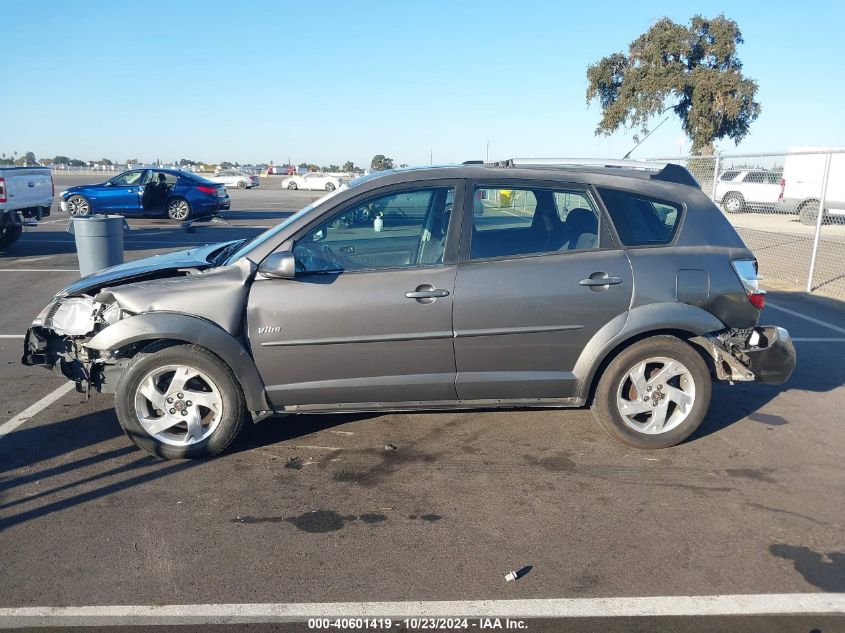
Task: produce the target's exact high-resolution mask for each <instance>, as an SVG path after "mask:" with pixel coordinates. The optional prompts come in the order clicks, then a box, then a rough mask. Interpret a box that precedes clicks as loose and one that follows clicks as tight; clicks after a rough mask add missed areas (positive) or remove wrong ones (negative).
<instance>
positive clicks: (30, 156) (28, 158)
mask: <svg viewBox="0 0 845 633" xmlns="http://www.w3.org/2000/svg"><path fill="white" fill-rule="evenodd" d="M37 162H38V159H37V158H35V154H34V153H32V152H27V153H26V154H24V155H23V156H21V157H20V158H19V159H17V160H16V161H15V164H16V165H35V164H36V163H37Z"/></svg>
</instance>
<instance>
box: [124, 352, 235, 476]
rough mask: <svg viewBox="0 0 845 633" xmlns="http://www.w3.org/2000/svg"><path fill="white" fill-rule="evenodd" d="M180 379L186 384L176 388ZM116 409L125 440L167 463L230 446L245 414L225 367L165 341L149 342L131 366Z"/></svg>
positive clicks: (214, 358) (209, 355)
mask: <svg viewBox="0 0 845 633" xmlns="http://www.w3.org/2000/svg"><path fill="white" fill-rule="evenodd" d="M179 372H181V373H179ZM178 376H183V377H188V378H187V381H183V382H182V383H181V384H177V382H176V381H177V380H178ZM177 394H178V397H177ZM191 398H194V399H195V400H197V402H194V401H193V400H191ZM154 400H155V401H156V402H158V403H159V406H158V407H156V406H155V404H154V403H153V401H154ZM199 400H202V402H200V401H199ZM188 403H190V404H188ZM206 405H207V406H206ZM114 407H115V411H116V412H117V418H118V420H119V421H120V426H121V427H122V428H123V430H124V432H125V433H126V435H127V436H128V437H129V439H130V440H132V442H134V443H135V445H136V446H138V447H139V448H142V449H144V450H145V451H147V452H148V453H151V454H152V455H155V456H157V457H163V458H165V459H184V458H188V459H196V458H202V457H211V456H212V455H216V454H217V453H219V452H221V451H223V450H224V449H225V448H226V447H228V446H229V445H230V444H231V443H232V442H233V441H234V439H235V438H236V437H237V435H238V434H239V433H240V432H241V430H242V429H243V427H244V425H245V423H246V420H247V415H248V414H247V411H246V404H245V400H244V395H243V390H242V389H241V386H240V384H239V383H238V381H237V379H236V378H235V375H234V373H233V372H232V370H231V369H230V368H229V366H228V365H226V364H225V363H224V362H223V361H222V360H221V359H220V358H219V357H217V356H215V355H214V354H212V353H211V352H210V351H208V350H207V349H206V348H204V347H200V346H199V345H173V344H172V343H170V342H167V341H160V342H158V343H153V344H152V345H150V346H148V347H147V348H145V349H144V350H143V351H141V352H139V353H138V354H137V355H136V356H135V357H134V358H133V359H132V360H131V361H130V363H129V365H128V367H127V368H126V371H125V372H123V375H122V376H121V377H120V380H119V381H118V384H117V389H116V391H115V396H114ZM165 409H169V411H168V410H165ZM183 412H184V415H183ZM194 414H196V417H194ZM142 416H143V419H142ZM168 425H169V426H168ZM159 429H160V430H159Z"/></svg>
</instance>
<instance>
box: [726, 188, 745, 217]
mask: <svg viewBox="0 0 845 633" xmlns="http://www.w3.org/2000/svg"><path fill="white" fill-rule="evenodd" d="M722 206H723V207H724V208H725V211H727V212H728V213H742V212H743V211H745V198H743V197H742V194H741V193H736V192H732V193H729V194H727V195H726V196H725V198H724V200H722Z"/></svg>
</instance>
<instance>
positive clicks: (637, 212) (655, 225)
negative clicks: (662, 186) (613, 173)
mask: <svg viewBox="0 0 845 633" xmlns="http://www.w3.org/2000/svg"><path fill="white" fill-rule="evenodd" d="M598 192H599V195H600V196H601V199H602V201H603V202H604V206H605V207H607V211H608V213H609V214H610V219H611V220H612V222H613V225H614V226H615V227H616V233H617V235H619V239H620V240H622V244H624V245H625V246H655V245H660V244H669V243H670V242H671V241H672V240H673V239H674V237H675V233H676V232H677V229H678V225H679V223H680V220H681V214H682V206H681V205H680V204H677V203H673V202H667V201H665V200H658V199H656V198H651V197H648V196H643V195H641V194H638V193H634V192H632V191H622V190H619V189H604V188H599V189H598Z"/></svg>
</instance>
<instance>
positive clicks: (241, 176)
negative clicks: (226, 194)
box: [208, 169, 260, 189]
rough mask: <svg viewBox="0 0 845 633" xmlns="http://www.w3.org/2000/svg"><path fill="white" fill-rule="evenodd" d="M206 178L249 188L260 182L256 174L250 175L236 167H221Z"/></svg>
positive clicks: (240, 187) (229, 185) (231, 185)
mask: <svg viewBox="0 0 845 633" xmlns="http://www.w3.org/2000/svg"><path fill="white" fill-rule="evenodd" d="M208 180H210V181H211V182H216V183H218V184H221V185H226V186H227V187H237V188H238V189H251V188H252V187H257V186H258V185H259V184H260V183H259V181H258V176H252V175H250V174H247V173H244V172H242V171H238V170H237V169H223V170H221V171H218V172H217V173H216V174H215V175H214V176H211V177H210V178H208Z"/></svg>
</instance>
